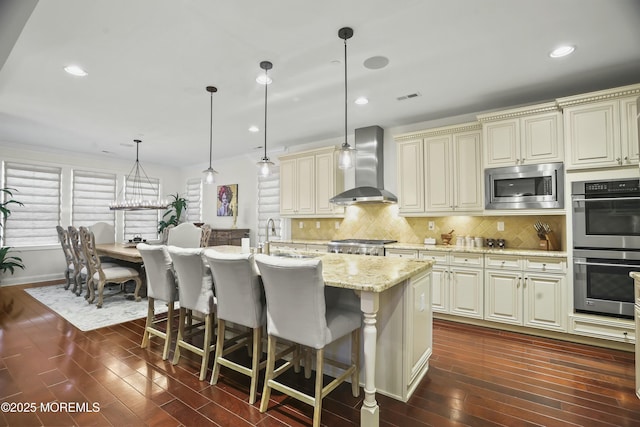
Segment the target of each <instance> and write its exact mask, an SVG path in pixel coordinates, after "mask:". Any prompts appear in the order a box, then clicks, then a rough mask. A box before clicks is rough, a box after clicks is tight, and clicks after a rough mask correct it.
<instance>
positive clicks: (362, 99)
mask: <svg viewBox="0 0 640 427" xmlns="http://www.w3.org/2000/svg"><path fill="white" fill-rule="evenodd" d="M354 102H355V103H356V104H358V105H367V104H368V103H369V100H368V99H367V98H366V97H364V96H359V97H358V98H356V100H355V101H354Z"/></svg>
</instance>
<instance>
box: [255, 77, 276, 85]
mask: <svg viewBox="0 0 640 427" xmlns="http://www.w3.org/2000/svg"><path fill="white" fill-rule="evenodd" d="M256 81H257V82H258V83H260V84H261V85H263V84H268V85H270V84H271V83H272V82H273V80H271V77H269V76H265V75H264V74H261V75H259V76H258V77H256ZM265 82H266V83H265Z"/></svg>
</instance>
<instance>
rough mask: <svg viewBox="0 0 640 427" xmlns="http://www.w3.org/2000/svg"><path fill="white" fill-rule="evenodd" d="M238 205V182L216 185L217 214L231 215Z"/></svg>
mask: <svg viewBox="0 0 640 427" xmlns="http://www.w3.org/2000/svg"><path fill="white" fill-rule="evenodd" d="M237 206H238V184H231V185H218V209H217V212H218V216H233V211H234V210H235V209H236V208H237Z"/></svg>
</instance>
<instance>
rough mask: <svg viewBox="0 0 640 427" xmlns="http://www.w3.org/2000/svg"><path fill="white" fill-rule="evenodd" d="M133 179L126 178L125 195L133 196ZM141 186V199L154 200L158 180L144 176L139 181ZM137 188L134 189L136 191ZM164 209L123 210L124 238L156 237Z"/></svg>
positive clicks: (158, 187) (158, 184)
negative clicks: (147, 178)
mask: <svg viewBox="0 0 640 427" xmlns="http://www.w3.org/2000/svg"><path fill="white" fill-rule="evenodd" d="M133 184H134V183H133V179H131V180H129V179H128V178H127V179H126V182H125V197H127V195H131V196H133V194H134V188H133V187H134V185H133ZM137 184H138V183H136V186H137ZM139 184H140V187H141V189H140V190H141V191H142V194H141V197H142V198H143V199H149V200H156V199H157V198H158V194H160V190H159V189H160V180H159V179H157V178H149V180H148V181H147V180H146V178H145V179H144V180H141V182H140V183H139ZM137 190H138V189H136V192H137ZM164 212H165V211H164V210H162V209H161V210H156V209H144V210H139V211H125V212H124V238H125V240H127V239H133V237H134V236H138V235H139V236H140V237H142V238H143V239H147V240H156V239H158V226H159V224H158V222H159V220H160V217H161V216H162V214H164Z"/></svg>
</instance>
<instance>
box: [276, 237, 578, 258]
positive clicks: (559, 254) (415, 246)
mask: <svg viewBox="0 0 640 427" xmlns="http://www.w3.org/2000/svg"><path fill="white" fill-rule="evenodd" d="M271 243H283V244H288V243H289V244H291V243H297V244H307V245H326V244H328V243H329V240H302V239H290V240H273V241H271ZM384 247H385V248H387V249H410V250H422V251H441V252H473V253H483V254H502V255H514V256H536V257H549V258H566V257H567V253H566V252H564V251H543V250H540V249H516V248H507V249H490V248H486V247H482V248H467V247H461V246H454V245H425V244H422V243H401V242H397V243H390V244H387V245H384Z"/></svg>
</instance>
